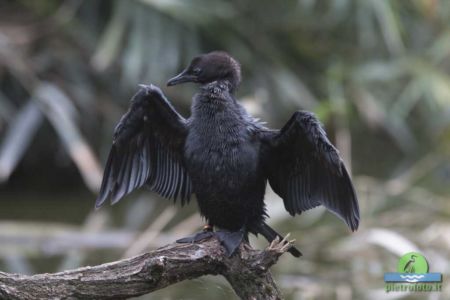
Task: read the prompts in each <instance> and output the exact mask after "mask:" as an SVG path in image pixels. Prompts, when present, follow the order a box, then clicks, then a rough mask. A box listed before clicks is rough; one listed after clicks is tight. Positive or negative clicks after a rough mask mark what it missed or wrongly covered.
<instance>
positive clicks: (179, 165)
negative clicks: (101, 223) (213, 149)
mask: <svg viewBox="0 0 450 300" xmlns="http://www.w3.org/2000/svg"><path fill="white" fill-rule="evenodd" d="M141 87H142V88H141V89H140V90H139V91H138V92H137V94H136V95H134V96H133V98H132V99H131V105H130V108H129V110H128V112H127V113H126V114H125V115H123V116H122V118H121V119H120V121H119V123H118V124H117V126H116V128H115V130H114V138H113V144H112V147H111V150H110V153H109V156H108V160H107V162H106V166H105V172H104V175H103V181H102V185H101V188H100V193H99V196H98V198H97V201H96V207H99V206H101V205H102V204H103V203H104V202H105V201H106V200H107V199H110V200H111V203H113V204H114V203H116V202H117V201H119V200H120V199H121V198H122V197H124V196H125V195H127V194H129V193H130V192H131V191H133V190H135V189H137V188H139V187H141V186H143V185H144V184H146V185H147V186H148V187H149V188H150V189H151V190H152V191H154V192H157V193H158V194H160V195H161V196H163V197H165V198H171V199H174V200H177V199H180V200H181V202H182V204H184V203H185V202H186V201H189V198H190V195H191V181H190V179H189V176H188V173H187V172H186V169H185V168H184V165H183V159H182V157H183V155H182V153H183V147H184V141H185V139H186V134H187V129H186V120H185V119H184V118H183V117H182V116H181V115H179V114H178V113H177V112H176V111H175V109H174V108H173V107H172V105H171V104H170V103H169V101H168V100H167V99H166V98H165V97H164V95H163V94H162V92H161V90H160V89H159V88H158V87H156V86H153V85H150V86H144V85H141Z"/></svg>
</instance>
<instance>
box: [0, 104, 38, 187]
mask: <svg viewBox="0 0 450 300" xmlns="http://www.w3.org/2000/svg"><path fill="white" fill-rule="evenodd" d="M42 120H43V116H42V114H41V112H40V110H39V107H38V106H37V105H36V103H35V102H33V101H28V102H27V104H25V105H24V106H23V107H22V109H20V111H19V112H18V113H17V114H16V115H15V117H14V119H13V121H12V122H11V123H10V126H9V128H8V130H7V132H6V134H5V138H4V139H3V140H2V143H1V146H0V182H3V181H6V180H8V178H9V176H10V175H11V173H12V172H13V171H14V169H15V168H16V166H17V164H18V163H19V161H20V160H21V159H22V157H23V155H24V153H25V151H26V150H27V149H28V146H29V145H30V144H31V141H32V140H33V138H34V135H35V134H36V131H37V130H38V129H39V127H40V125H41V123H42Z"/></svg>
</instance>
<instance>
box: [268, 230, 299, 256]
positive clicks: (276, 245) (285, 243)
mask: <svg viewBox="0 0 450 300" xmlns="http://www.w3.org/2000/svg"><path fill="white" fill-rule="evenodd" d="M290 235H291V234H290V233H288V234H286V236H285V237H284V238H283V239H282V240H281V241H280V238H279V237H276V238H275V239H274V240H273V241H272V242H271V243H270V245H269V247H267V250H269V251H274V252H277V253H285V252H286V251H288V250H289V249H290V248H291V247H293V246H294V242H295V239H294V240H288V239H289V236H290Z"/></svg>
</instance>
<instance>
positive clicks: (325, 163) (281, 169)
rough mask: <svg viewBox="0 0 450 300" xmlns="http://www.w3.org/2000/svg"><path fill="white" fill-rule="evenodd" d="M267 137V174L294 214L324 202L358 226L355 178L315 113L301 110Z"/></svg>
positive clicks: (288, 209) (271, 183) (348, 223)
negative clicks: (351, 175) (351, 176)
mask: <svg viewBox="0 0 450 300" xmlns="http://www.w3.org/2000/svg"><path fill="white" fill-rule="evenodd" d="M266 137H268V144H269V145H270V146H269V148H270V150H269V152H268V153H269V155H270V157H269V158H268V159H267V160H266V161H268V162H269V163H268V164H267V172H268V175H267V176H268V179H269V183H270V185H271V186H272V188H273V190H274V191H275V192H276V193H277V194H278V195H279V196H280V197H281V198H283V201H284V205H285V208H286V210H287V211H288V212H289V213H290V214H291V215H295V214H300V213H301V212H303V211H306V210H308V209H311V208H314V207H316V206H319V205H323V206H325V207H326V208H327V209H329V210H330V211H331V212H333V213H335V214H336V215H337V216H339V217H340V218H341V219H343V220H344V221H345V222H346V223H347V225H348V226H349V227H350V228H351V229H352V230H356V229H357V228H358V225H359V207H358V201H357V197H356V193H355V190H354V187H353V184H352V181H351V179H350V176H349V175H348V172H347V170H346V169H345V166H344V163H343V162H342V159H341V158H340V156H339V152H338V151H337V150H336V148H335V147H334V146H333V145H332V144H331V143H330V141H329V140H328V138H327V136H326V133H325V131H324V129H323V128H322V126H321V125H320V123H319V121H318V120H317V119H316V117H315V116H314V115H313V114H312V113H309V112H301V111H298V112H296V113H295V114H294V115H293V116H292V117H291V119H290V120H289V121H288V122H287V123H286V125H285V126H284V127H283V128H282V129H281V130H280V131H278V132H274V131H271V132H268V133H267V135H266Z"/></svg>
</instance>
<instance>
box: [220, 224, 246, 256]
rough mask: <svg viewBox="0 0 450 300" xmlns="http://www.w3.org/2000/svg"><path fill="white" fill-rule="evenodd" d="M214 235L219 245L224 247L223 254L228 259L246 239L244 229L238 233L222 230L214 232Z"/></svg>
mask: <svg viewBox="0 0 450 300" xmlns="http://www.w3.org/2000/svg"><path fill="white" fill-rule="evenodd" d="M214 234H215V236H216V237H217V239H218V240H219V241H220V243H221V244H222V245H223V246H224V247H225V252H226V254H227V255H228V257H230V256H232V255H233V254H234V253H235V252H236V249H237V248H239V245H240V244H241V243H242V242H243V241H244V240H245V238H246V231H245V229H244V228H242V229H240V230H239V231H228V230H225V229H222V230H219V231H216V232H215V233H214Z"/></svg>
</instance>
